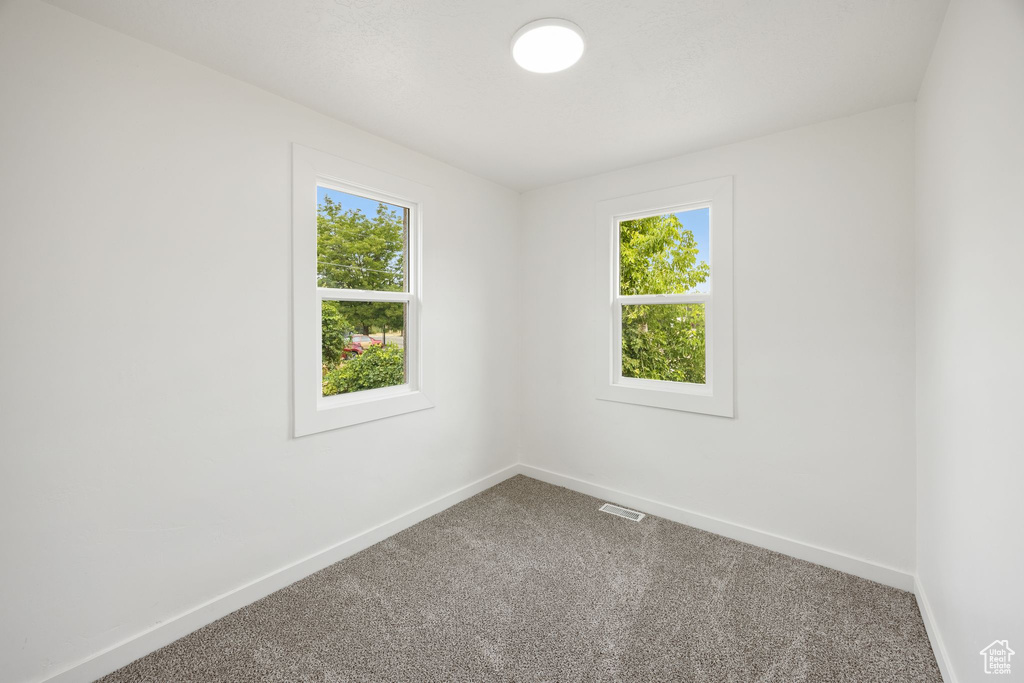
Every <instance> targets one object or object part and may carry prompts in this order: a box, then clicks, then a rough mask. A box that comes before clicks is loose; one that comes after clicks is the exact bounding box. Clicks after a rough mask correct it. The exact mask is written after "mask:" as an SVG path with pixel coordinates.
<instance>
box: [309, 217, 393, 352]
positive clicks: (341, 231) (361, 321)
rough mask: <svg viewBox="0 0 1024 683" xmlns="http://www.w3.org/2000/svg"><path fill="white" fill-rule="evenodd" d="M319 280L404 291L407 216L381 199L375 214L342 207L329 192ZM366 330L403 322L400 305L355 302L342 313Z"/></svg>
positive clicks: (320, 223)
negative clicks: (382, 202)
mask: <svg viewBox="0 0 1024 683" xmlns="http://www.w3.org/2000/svg"><path fill="white" fill-rule="evenodd" d="M317 284H318V285H319V286H320V287H335V288H341V289H367V290H376V291H385V292H400V291H403V290H404V289H405V216H404V215H403V213H400V212H399V211H397V210H395V208H394V207H390V206H388V205H387V204H378V205H377V212H376V215H375V216H374V217H373V218H370V217H367V216H366V215H364V214H363V213H362V212H361V211H359V210H358V209H350V210H343V209H342V206H341V204H340V203H339V202H335V201H333V200H332V199H331V198H330V197H325V198H324V202H323V203H322V204H320V206H319V210H318V211H317ZM344 317H345V318H346V319H347V320H348V321H349V322H350V323H351V325H352V326H353V327H354V328H355V329H357V330H359V331H361V332H362V333H363V334H370V332H371V331H372V330H373V329H378V330H382V331H385V332H386V331H387V330H397V329H401V328H402V327H403V326H404V322H405V321H404V318H405V315H404V310H403V308H402V307H401V306H395V305H394V304H387V303H378V302H353V303H350V304H349V305H348V306H346V307H345V316H344Z"/></svg>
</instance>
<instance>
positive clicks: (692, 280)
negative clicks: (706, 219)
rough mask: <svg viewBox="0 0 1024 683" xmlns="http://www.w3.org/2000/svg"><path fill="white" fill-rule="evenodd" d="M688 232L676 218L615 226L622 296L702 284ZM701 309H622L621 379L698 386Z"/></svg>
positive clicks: (705, 270)
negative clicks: (689, 383) (616, 227)
mask: <svg viewBox="0 0 1024 683" xmlns="http://www.w3.org/2000/svg"><path fill="white" fill-rule="evenodd" d="M699 252H700V248H699V246H698V244H697V240H696V238H694V236H693V232H692V231H690V230H686V229H684V228H683V224H682V223H681V222H680V220H679V217H678V216H676V215H675V214H666V215H662V216H650V217H647V218H638V219H635V220H629V221H622V222H621V223H620V224H619V287H620V289H619V291H620V293H621V294H623V295H637V294H685V293H689V292H693V291H695V289H696V287H697V286H698V285H700V284H702V283H704V282H707V279H708V277H709V276H710V274H711V269H710V266H709V265H708V264H707V263H706V262H703V261H698V255H699ZM704 327H705V326H704V306H703V305H700V304H658V305H628V306H623V307H622V375H623V376H624V377H636V378H642V379H658V380H666V381H672V382H693V383H697V384H703V383H704V382H705V381H706V378H705V354H706V348H705V334H704Z"/></svg>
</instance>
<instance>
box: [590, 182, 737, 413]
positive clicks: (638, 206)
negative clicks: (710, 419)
mask: <svg viewBox="0 0 1024 683" xmlns="http://www.w3.org/2000/svg"><path fill="white" fill-rule="evenodd" d="M702 207H711V227H710V231H709V238H710V242H711V264H710V265H711V291H710V292H709V293H708V294H664V295H651V296H620V295H619V221H621V220H628V219H630V218H638V217H643V216H651V215H658V214H663V213H670V212H671V213H675V212H677V211H680V210H683V211H685V210H689V209H696V208H702ZM596 218H597V291H598V297H597V320H598V325H599V332H598V335H597V337H598V341H599V353H598V368H597V372H596V378H595V392H596V397H597V398H598V399H600V400H604V401H617V402H620V403H634V404H638V405H645V406H654V407H657V408H668V409H671V410H683V411H688V412H693V413H704V414H707V415H720V416H723V417H733V415H734V405H733V325H732V304H733V301H732V298H733V283H732V275H733V274H732V177H731V176H730V177H725V178H717V179H714V180H706V181H703V182H698V183H690V184H687V185H678V186H676V187H668V188H664V189H661V190H655V191H652V192H644V193H642V194H635V195H630V196H627V197H618V198H615V199H608V200H605V201H602V202H599V203H598V204H597V216H596ZM655 303H657V304H671V303H703V304H704V305H705V312H704V315H705V334H706V335H707V343H706V348H707V355H706V363H707V384H687V383H683V382H665V381H660V380H650V379H635V378H630V377H623V376H622V306H623V305H624V304H655Z"/></svg>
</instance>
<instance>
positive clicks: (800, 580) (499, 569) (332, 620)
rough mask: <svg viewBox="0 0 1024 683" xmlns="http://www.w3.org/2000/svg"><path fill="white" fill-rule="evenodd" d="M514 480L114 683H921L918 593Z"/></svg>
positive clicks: (924, 662)
mask: <svg viewBox="0 0 1024 683" xmlns="http://www.w3.org/2000/svg"><path fill="white" fill-rule="evenodd" d="M601 502H602V501H598V500H597V499H595V498H591V497H589V496H584V495H582V494H579V493H575V492H572V491H568V490H566V489H563V488H559V487H556V486H551V485H549V484H544V483H541V482H539V481H536V480H533V479H529V478H527V477H522V476H519V477H515V478H513V479H510V480H508V481H506V482H503V483H502V484H499V485H498V486H495V487H494V488H492V489H490V490H488V491H485V492H483V493H481V494H479V495H477V496H475V497H473V498H471V499H470V500H467V501H465V502H464V503H461V504H459V505H456V506H455V507H453V508H450V509H448V510H446V511H445V512H442V513H441V514H438V515H436V516H434V517H431V518H430V519H428V520H426V521H424V522H422V523H420V524H417V525H416V526H414V527H412V528H410V529H407V530H406V531H403V532H402V533H400V534H397V535H396V536H393V537H391V538H389V539H388V540H386V541H383V542H381V543H379V544H377V545H375V546H373V547H372V548H369V549H367V550H365V551H363V552H361V553H359V554H357V555H354V556H352V557H350V558H348V559H346V560H344V561H342V562H338V563H337V564H334V565H332V566H330V567H328V568H327V569H325V570H323V571H321V572H318V573H317V574H314V575H312V576H310V577H308V578H306V579H303V580H302V581H299V582H298V583H295V584H293V585H291V586H289V587H287V588H285V589H283V590H280V591H278V592H276V593H274V594H273V595H270V596H268V597H267V598H264V599H263V600H260V601H258V602H256V603H253V604H252V605H249V606H248V607H245V608H244V609H241V610H239V611H237V612H235V613H233V614H231V615H229V616H227V617H225V618H223V619H221V620H220V621H217V622H215V623H213V624H210V625H209V626H207V627H205V628H202V629H200V630H199V631H196V632H195V633H192V634H190V635H188V636H186V637H185V638H182V639H181V640H179V641H177V642H175V643H172V644H171V645H169V646H167V647H165V648H163V649H161V650H158V651H156V652H154V653H152V654H150V655H148V656H146V657H143V658H142V659H139V660H137V661H135V662H134V663H132V664H130V665H128V666H127V667H125V668H123V669H121V670H119V671H117V672H115V673H113V674H111V675H109V676H107V677H106V678H104V679H102V680H103V681H107V682H110V683H113V682H115V681H325V682H326V681H332V682H333V681H417V682H420V681H531V682H532V681H730V682H735V683H767V682H769V681H778V682H786V683H792V682H794V681H822V682H825V681H828V682H829V683H838V682H842V681H850V682H851V683H874V682H876V681H877V682H883V681H884V682H886V683H889V682H896V681H928V682H932V681H934V682H935V683H941V680H942V679H941V676H940V674H939V671H938V667H937V666H936V663H935V658H934V656H933V655H932V650H931V647H930V646H929V644H928V638H927V636H926V634H925V630H924V625H923V623H922V622H921V616H920V614H919V612H918V610H917V605H916V603H915V601H914V597H913V596H912V595H911V594H910V593H906V592H903V591H899V590H896V589H893V588H888V587H886V586H882V585H880V584H877V583H872V582H870V581H865V580H863V579H858V578H855V577H853V576H849V575H847V574H842V573H840V572H836V571H833V570H831V569H825V568H824V567H819V566H817V565H813V564H809V563H807V562H802V561H800V560H795V559H793V558H790V557H787V556H785V555H779V554H777V553H773V552H769V551H767V550H763V549H760V548H756V547H754V546H751V545H746V544H744V543H739V542H737V541H732V540H729V539H726V538H723V537H721V536H716V535H714V534H709V533H706V532H703V531H698V530H697V529H693V528H691V527H687V526H683V525H681V524H676V523H674V522H669V521H667V520H664V519H660V518H656V517H647V518H646V519H644V520H642V521H641V522H639V523H637V522H632V521H629V520H625V519H620V518H617V517H613V516H611V515H608V514H606V513H602V512H598V511H597V508H598V506H599V504H600V503H601Z"/></svg>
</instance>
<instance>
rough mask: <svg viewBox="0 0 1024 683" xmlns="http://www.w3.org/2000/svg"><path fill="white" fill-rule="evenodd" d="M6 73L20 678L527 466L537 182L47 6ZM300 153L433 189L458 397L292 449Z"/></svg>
mask: <svg viewBox="0 0 1024 683" xmlns="http://www.w3.org/2000/svg"><path fill="white" fill-rule="evenodd" d="M0 64H3V65H4V66H3V68H2V69H0V103H2V104H0V150H2V152H0V230H2V232H0V293H2V294H0V307H2V308H0V319H2V321H3V323H2V327H0V349H2V353H0V377H3V383H2V385H0V415H2V418H0V419H2V425H0V439H2V451H3V454H2V457H0V489H2V490H0V520H2V522H0V548H2V553H3V561H2V562H0V591H2V593H3V595H2V600H0V605H2V607H0V612H2V619H0V661H2V664H0V678H2V679H3V680H5V681H21V680H38V679H41V678H43V677H45V676H48V675H50V674H52V673H54V672H56V671H58V670H60V669H62V668H64V667H66V666H68V665H70V664H73V663H74V662H76V661H77V660H80V659H82V658H85V657H87V656H89V655H92V654H93V653H96V652H98V651H100V650H102V649H103V648H106V647H108V646H111V645H113V644H114V643H117V642H118V641H121V640H123V639H126V638H129V637H131V636H133V635H135V634H137V633H138V632H139V631H141V630H143V629H146V628H148V627H150V626H153V625H155V624H156V623H157V622H158V621H162V620H166V619H168V618H170V617H173V616H175V615H177V614H179V613H180V612H182V611H184V610H186V609H189V608H192V607H194V606H196V605H198V604H200V603H202V602H204V601H206V600H208V599H210V598H213V597H214V596H217V595H219V594H221V593H223V592H225V591H228V590H231V589H233V588H236V587H238V586H240V585H242V584H244V583H246V582H248V581H251V580H253V579H255V578H257V577H260V576H262V575H264V574H267V573H269V572H272V571H275V570H277V569H279V568H281V567H283V566H285V565H287V564H289V563H292V562H294V561H296V560H298V559H300V558H303V557H305V556H307V555H310V554H311V553H315V552H317V551H319V550H322V549H324V548H326V547H328V546H330V545H332V544H334V543H337V542H338V541H341V540H342V539H345V538H347V537H350V536H352V535H353V534H355V533H358V532H360V531H363V530H365V529H368V528H370V527H372V526H374V525H377V524H379V523H381V522H383V521H385V520H388V519H390V518H392V517H394V516H396V515H398V514H400V513H403V512H405V511H407V510H410V509H412V508H414V507H416V506H418V505H421V504H423V503H425V502H427V501H429V500H431V499H433V498H436V497H438V496H440V495H442V494H445V493H448V492H450V491H452V490H453V489H456V488H457V487H460V486H463V485H465V484H467V483H469V482H472V481H474V480H476V479H479V478H480V477H482V476H484V475H487V474H490V473H492V472H495V471H496V470H498V469H500V468H502V467H504V466H506V465H508V464H511V463H513V462H514V461H515V459H516V450H517V447H516V439H517V429H518V415H517V410H518V400H517V397H516V391H517V387H518V379H517V368H516V363H515V358H516V355H517V346H518V342H517V337H518V332H519V326H518V324H517V322H516V320H515V315H514V311H516V310H517V307H518V303H517V296H518V294H517V287H518V285H517V282H518V280H517V278H518V271H517V266H516V252H517V249H518V243H517V239H518V238H517V223H518V205H519V198H518V195H517V194H516V193H514V192H511V191H509V190H506V189H503V188H501V187H498V186H496V185H493V184H491V183H488V182H485V181H482V180H479V179H477V178H475V177H473V176H470V175H468V174H466V173H463V172H461V171H458V170H455V169H453V168H451V167H448V166H445V165H442V164H440V163H438V162H435V161H432V160H430V159H428V158H425V157H423V156H421V155H418V154H415V153H412V152H410V151H408V150H406V149H403V148H401V147H398V146H396V145H393V144H390V143H387V142H385V141H382V140H380V139H378V138H375V137H372V136H370V135H367V134H365V133H362V132H359V131H357V130H355V129H353V128H350V127H348V126H345V125H342V124H339V123H337V122H335V121H332V120H330V119H328V118H326V117H323V116H320V115H318V114H315V113H313V112H311V111H309V110H307V109H304V108H302V107H299V106H297V105H295V104H292V103H289V102H287V101H285V100H282V99H280V98H278V97H275V96H272V95H270V94H268V93H266V92H263V91H260V90H258V89H256V88H253V87H250V86H248V85H244V84H242V83H240V82H238V81H235V80H232V79H230V78H227V77H225V76H223V75H220V74H217V73H215V72H213V71H210V70H208V69H206V68H203V67H200V66H198V65H196V64H194V63H191V62H187V61H185V60H183V59H181V58H179V57H175V56H173V55H171V54H168V53H166V52H162V51H160V50H158V49H156V48H154V47H151V46H148V45H146V44H143V43H140V42H138V41H135V40H132V39H129V38H127V37H125V36H123V35H121V34H118V33H114V32H112V31H109V30H106V29H103V28H100V27H98V26H96V25H94V24H91V23H88V22H86V21H84V20H82V19H79V18H77V17H75V16H73V15H71V14H68V13H66V12H63V11H60V10H57V9H54V8H52V7H50V6H48V5H44V4H42V3H37V2H27V1H23V0H15V1H14V2H7V3H2V8H0ZM410 105H411V106H415V102H412V103H410ZM292 142H299V143H302V144H305V145H308V146H311V147H315V148H318V149H322V150H325V151H327V152H331V153H334V154H337V155H339V156H343V157H345V158H348V159H352V160H354V161H356V162H359V163H364V164H368V165H371V166H375V167H377V168H381V169H383V170H385V171H388V172H390V173H394V174H398V175H402V176H405V177H408V178H411V179H413V180H415V181H417V182H421V183H424V184H427V185H430V186H432V187H434V188H435V189H436V193H437V201H436V212H435V215H434V216H433V217H432V221H431V222H430V223H429V224H428V225H427V227H426V230H425V235H424V248H425V251H424V271H425V276H424V280H425V282H424V292H425V304H424V343H425V351H424V353H425V362H424V366H425V373H426V381H427V383H428V387H429V388H430V390H431V391H432V398H433V399H434V401H435V404H436V407H435V408H433V409H431V410H427V411H422V412H418V413H414V414H409V415H405V416H401V417H396V418H392V419H388V420H384V421H381V422H375V423H369V424H364V425H361V426H357V427H352V428H348V429H344V430H340V431H334V432H329V433H324V434H320V435H316V436H311V437H306V438H302V439H298V440H294V439H292V438H290V433H291V432H290V429H291V428H290V398H289V396H290V391H291V385H290V374H289V372H290V371H289V368H290V363H291V360H290V346H289V345H290V341H289V340H290V336H291V331H290V327H289V324H290V323H289V315H290V313H289V311H290V281H291V280H290V264H291V255H290V244H291V241H290V234H291V176H290V165H291V161H290V159H291V147H290V145H291V143H292Z"/></svg>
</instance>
